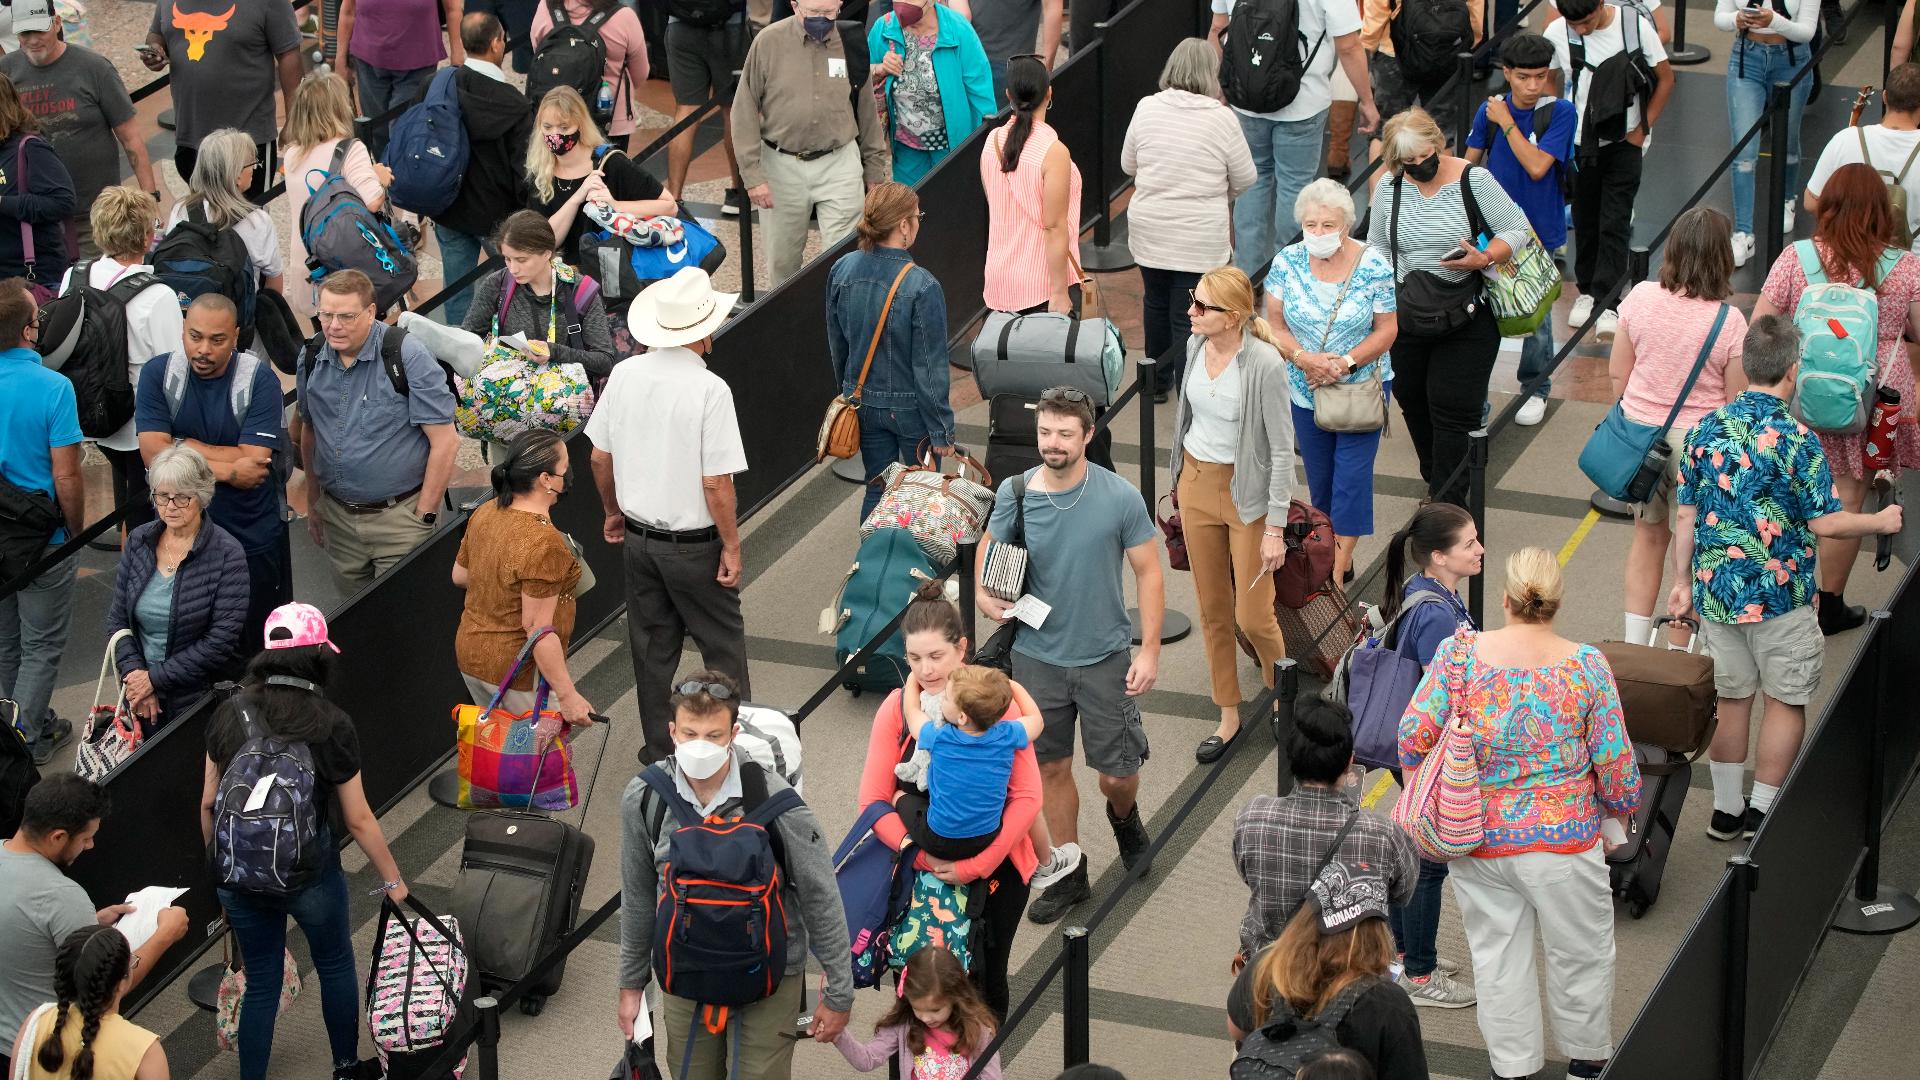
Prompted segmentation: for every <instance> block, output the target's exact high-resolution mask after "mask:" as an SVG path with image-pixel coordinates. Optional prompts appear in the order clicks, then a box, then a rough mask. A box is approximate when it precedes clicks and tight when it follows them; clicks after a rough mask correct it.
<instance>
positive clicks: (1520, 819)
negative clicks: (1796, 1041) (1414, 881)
mask: <svg viewBox="0 0 1920 1080" xmlns="http://www.w3.org/2000/svg"><path fill="white" fill-rule="evenodd" d="M1506 569H1507V584H1506V591H1505V594H1504V595H1503V596H1502V597H1501V599H1500V607H1501V610H1502V611H1504V612H1505V613H1506V625H1505V626H1503V627H1501V628H1500V629H1498V630H1489V631H1487V632H1486V633H1476V632H1475V631H1472V630H1462V631H1460V633H1458V634H1456V635H1454V636H1452V637H1450V638H1448V639H1447V640H1446V641H1444V642H1442V643H1441V644H1440V650H1439V653H1438V654H1437V655H1436V656H1435V658H1434V663H1433V664H1431V665H1429V666H1428V668H1427V673H1426V675H1425V677H1423V678H1422V679H1421V680H1420V685H1419V687H1418V688H1417V689H1415V690H1414V693H1413V701H1412V702H1411V703H1409V705H1408V706H1407V714H1406V716H1405V717H1404V718H1403V719H1402V720H1401V721H1400V764H1401V767H1402V768H1404V769H1406V770H1408V771H1409V772H1410V771H1412V770H1413V769H1415V768H1417V767H1418V766H1419V764H1420V762H1421V760H1422V759H1423V758H1425V757H1426V755H1427V754H1429V753H1431V752H1432V751H1433V749H1434V747H1435V746H1436V745H1437V744H1438V743H1439V742H1440V738H1441V735H1442V733H1443V732H1444V731H1446V730H1447V729H1448V728H1453V729H1455V730H1462V731H1465V732H1466V733H1468V734H1469V735H1471V736H1472V739H1473V743H1474V753H1475V756H1476V757H1477V758H1478V759H1479V763H1480V797H1481V800H1482V801H1483V803H1484V805H1485V814H1486V817H1485V827H1486V839H1485V840H1483V841H1482V842H1481V844H1480V846H1479V847H1478V848H1477V849H1475V850H1474V851H1473V852H1472V854H1471V856H1470V857H1468V858H1462V859H1458V860H1455V862H1454V864H1453V894H1454V898H1455V899H1456V900H1457V901H1459V904H1460V918H1461V922H1462V923H1463V924H1464V925H1465V928H1466V932H1467V945H1468V947H1469V948H1470V949H1471V950H1472V951H1473V970H1474V976H1475V983H1476V984H1477V986H1478V988H1479V991H1480V1009H1479V1021H1480V1034H1481V1035H1482V1036H1483V1037H1484V1038H1485V1040H1486V1045H1487V1053H1488V1056H1489V1057H1490V1058H1492V1061H1493V1075H1494V1076H1495V1077H1523V1076H1531V1075H1533V1074H1534V1073H1536V1072H1538V1071H1540V1069H1542V1068H1544V1067H1545V1065H1546V1050H1545V1038H1544V1035H1543V1032H1542V1029H1541V1018H1540V991H1539V980H1538V976H1537V975H1536V973H1535V971H1534V933H1533V931H1534V927H1536V926H1537V927H1538V928H1539V932H1540V936H1541V937H1542V938H1544V939H1545V944H1546V954H1547V973H1546V974H1547V999H1548V1002H1549V1003H1550V1005H1551V1007H1552V1009H1553V1018H1554V1033H1555V1034H1556V1035H1557V1036H1559V1040H1560V1041H1559V1046H1560V1052H1561V1054H1562V1055H1563V1056H1565V1057H1567V1058H1569V1059H1571V1064H1570V1065H1569V1067H1568V1071H1567V1075H1568V1076H1570V1077H1597V1076H1599V1075H1600V1073H1601V1072H1602V1071H1603V1070H1604V1069H1605V1067H1606V1062H1607V1059H1608V1058H1609V1057H1611V1056H1612V1054H1613V1028H1612V1021H1613V1017H1612V1008H1613V892H1612V888H1611V885H1610V883H1609V881H1608V874H1607V864H1606V852H1607V851H1611V850H1612V849H1613V848H1615V847H1617V846H1619V845H1620V844H1621V843H1624V842H1625V841H1626V836H1627V834H1626V829H1625V819H1626V817H1627V815H1629V814H1631V813H1632V812H1633V809H1634V807H1635V806H1637V805H1638V804H1639V802H1640V770H1639V767H1638V766H1636V765H1635V764H1634V760H1633V745H1632V743H1630V742H1629V741H1628V740H1627V732H1626V728H1625V726H1624V725H1623V724H1622V722H1621V718H1620V693H1619V690H1618V689H1617V688H1616V687H1615V686H1614V682H1613V671H1612V669H1610V668H1609V667H1608V666H1607V661H1606V658H1605V657H1604V656H1602V655H1601V653H1600V650H1599V649H1596V648H1594V647H1593V646H1591V645H1583V644H1581V643H1579V642H1576V641H1569V640H1567V639H1566V638H1564V637H1561V636H1560V635H1559V634H1557V633H1555V632H1554V629H1553V619H1554V616H1555V615H1556V614H1558V613H1559V611H1560V603H1561V599H1562V596H1563V593H1564V588H1565V586H1564V584H1563V582H1562V581H1561V577H1560V564H1559V563H1558V562H1556V561H1555V560H1554V557H1553V555H1552V553H1550V552H1548V551H1546V550H1545V549H1543V548H1537V547H1530V548H1523V549H1521V550H1520V551H1517V552H1515V553H1514V554H1513V555H1511V556H1509V557H1508V559H1507V568H1506Z"/></svg>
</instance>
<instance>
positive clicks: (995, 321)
mask: <svg viewBox="0 0 1920 1080" xmlns="http://www.w3.org/2000/svg"><path fill="white" fill-rule="evenodd" d="M1125 367H1126V347H1125V346H1124V345H1122V344H1121V342H1120V331H1118V330H1117V329H1115V328H1114V325H1113V324H1112V323H1111V322H1108V321H1107V320H1105V319H1075V318H1073V317H1072V316H1069V315H1056V314H1052V313H1041V314H1038V315H1010V314H1008V313H1007V312H1004V311H994V312H989V313H988V314H987V318H986V321H985V322H984V323H982V324H981V326H980V336H979V337H977V338H974V339H973V378H974V382H975V383H976V384H978V385H979V387H980V396H981V397H985V398H992V397H993V396H995V395H996V394H1012V395H1014V396H1016V397H1023V398H1026V399H1027V400H1029V401H1037V400H1039V397H1040V395H1041V394H1042V393H1044V392H1045V391H1047V390H1050V389H1052V388H1053V387H1056V386H1072V387H1076V388H1078V389H1080V390H1084V391H1086V393H1087V394H1088V396H1090V397H1092V398H1093V403H1094V404H1095V405H1108V404H1111V403H1112V402H1113V399H1114V397H1115V396H1117V395H1118V394H1119V393H1120V382H1121V379H1122V378H1123V376H1124V369H1125ZM996 475H998V474H996Z"/></svg>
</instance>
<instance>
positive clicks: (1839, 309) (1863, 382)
mask: <svg viewBox="0 0 1920 1080" xmlns="http://www.w3.org/2000/svg"><path fill="white" fill-rule="evenodd" d="M1793 254H1794V256H1795V257H1796V258H1798V259H1799V260H1800V268H1801V270H1803V271H1805V272H1806V275H1807V287H1806V290H1805V291H1804V292H1802V293H1801V294H1800V302H1799V303H1798V304H1796V305H1794V309H1793V325H1794V326H1795V327H1796V328H1798V329H1799V331H1800V376H1799V377H1798V378H1796V379H1795V380H1794V382H1793V402H1792V406H1791V408H1792V411H1793V415H1794V416H1795V418H1797V419H1798V420H1799V421H1800V422H1801V423H1803V424H1805V425H1807V426H1808V427H1810V428H1812V429H1813V430H1815V431H1825V432H1833V433H1838V434H1842V435H1851V434H1855V433H1857V432H1860V431H1864V430H1866V427H1867V412H1868V410H1870V409H1871V408H1872V407H1873V390H1874V387H1875V386H1876V385H1877V384H1878V383H1879V381H1880V295H1879V294H1878V293H1877V292H1875V291H1874V290H1873V289H1872V288H1869V287H1868V286H1866V285H1865V284H1864V283H1862V284H1855V283H1842V282H1837V281H1829V280H1827V272H1826V268H1825V267H1823V266H1822V265H1821V264H1820V255H1819V253H1818V252H1816V251H1814V249H1813V241H1811V240H1801V241H1799V242H1798V243H1796V244H1794V245H1793ZM1900 254H1901V252H1900V251H1898V250H1896V249H1894V248H1888V249H1887V250H1886V251H1885V252H1884V253H1883V254H1882V255H1881V256H1880V265H1879V268H1878V274H1877V276H1876V279H1875V280H1880V281H1884V280H1885V279H1886V276H1887V275H1888V274H1890V273H1892V272H1893V267H1894V264H1895V263H1896V262H1898V261H1899V258H1900Z"/></svg>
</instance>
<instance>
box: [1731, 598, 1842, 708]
mask: <svg viewBox="0 0 1920 1080" xmlns="http://www.w3.org/2000/svg"><path fill="white" fill-rule="evenodd" d="M1700 633H1701V635H1702V638H1701V640H1702V641H1703V642H1704V643H1705V646H1706V650H1707V655H1708V656H1711V657H1713V690H1714V693H1716V694H1718V695H1720V697H1721V698H1723V699H1727V700H1734V701H1737V700H1739V699H1741V698H1750V697H1752V696H1753V695H1754V691H1756V690H1758V691H1761V692H1763V693H1765V694H1766V695H1767V696H1768V697H1770V698H1772V699H1773V700H1775V701H1777V702H1779V703H1780V704H1782V705H1805V704H1806V703H1807V702H1808V701H1809V700H1810V699H1811V698H1812V697H1813V692H1814V690H1816V689H1818V688H1819V686H1820V672H1821V668H1822V667H1823V666H1824V665H1825V662H1826V658H1827V644H1826V638H1824V637H1822V636H1821V634H1820V620H1819V618H1818V617H1817V616H1815V615H1814V611H1813V605H1812V604H1808V605H1807V606H1806V607H1798V608H1794V609H1793V610H1792V611H1789V612H1787V613H1786V614H1785V615H1776V616H1774V617H1773V618H1771V619H1763V620H1761V621H1760V622H1757V623H1735V624H1732V625H1728V624H1727V623H1718V622H1714V621H1713V620H1711V619H1703V620H1701V626H1700Z"/></svg>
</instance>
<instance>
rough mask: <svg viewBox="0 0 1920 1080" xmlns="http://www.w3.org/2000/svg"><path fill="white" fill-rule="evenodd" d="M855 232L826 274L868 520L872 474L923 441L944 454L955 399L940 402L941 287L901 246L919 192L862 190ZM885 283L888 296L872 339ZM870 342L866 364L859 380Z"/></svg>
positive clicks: (830, 332) (911, 232) (914, 224)
mask: <svg viewBox="0 0 1920 1080" xmlns="http://www.w3.org/2000/svg"><path fill="white" fill-rule="evenodd" d="M855 231H856V232H857V233H858V234H859V236H860V250H858V251H853V252H848V253H847V254H846V255H843V256H841V257H840V260H839V261H838V262H836V263H834V264H833V274H832V276H831V277H830V278H829V280H828V283H827V346H828V349H829V350H830V351H831V354H832V357H833V374H834V379H835V381H836V382H838V383H839V384H840V392H841V393H843V394H846V395H847V396H849V397H851V396H852V395H853V393H854V391H855V389H856V387H858V388H859V393H860V459H861V461H862V463H863V464H864V465H865V466H866V472H867V481H868V484H867V495H866V498H865V499H863V500H861V503H860V520H861V521H865V520H866V519H867V515H868V514H870V513H872V512H873V507H874V504H876V503H878V502H879V501H880V488H879V486H878V485H876V484H874V483H873V482H872V481H873V480H874V479H875V478H876V477H878V476H879V475H880V474H881V473H883V472H885V471H886V469H887V466H888V465H891V464H892V463H894V462H896V461H900V462H908V463H911V462H913V461H914V460H915V459H916V456H917V455H918V453H919V447H920V444H921V443H922V442H925V443H928V444H929V445H931V447H932V448H933V452H934V453H936V454H939V455H941V456H943V457H944V456H945V455H947V454H950V453H952V452H953V406H952V405H950V404H948V402H947V390H948V375H947V298H946V294H945V293H943V292H941V291H940V282H939V281H937V280H935V279H934V276H933V275H932V274H930V273H928V272H927V271H926V270H923V269H921V268H920V267H917V266H914V265H913V260H912V258H911V257H909V256H908V255H907V248H909V247H912V246H913V242H914V240H915V239H917V238H918V237H919V235H920V196H918V195H916V194H914V192H913V189H912V188H910V187H907V186H906V185H905V184H899V183H893V182H891V181H889V182H887V183H884V184H880V185H878V186H877V187H875V188H874V189H873V190H872V191H869V192H867V203H866V207H865V209H864V210H862V211H861V214H860V221H859V223H858V224H857V225H856V226H855ZM896 281H898V283H899V285H898V288H897V289H895V282H896ZM889 291H892V292H893V304H892V306H891V307H890V308H887V320H886V323H887V324H886V327H885V331H884V333H882V334H881V335H880V340H879V344H878V346H877V347H875V346H874V330H875V328H876V327H877V326H878V325H879V323H880V312H881V309H882V308H884V307H886V306H887V294H888V293H889ZM870 347H871V351H872V354H873V367H872V369H871V370H870V371H868V372H867V377H866V382H865V384H864V385H861V382H860V372H861V369H862V368H863V367H864V366H865V365H866V360H867V354H868V351H869V348H870Z"/></svg>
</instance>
